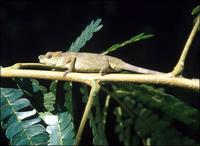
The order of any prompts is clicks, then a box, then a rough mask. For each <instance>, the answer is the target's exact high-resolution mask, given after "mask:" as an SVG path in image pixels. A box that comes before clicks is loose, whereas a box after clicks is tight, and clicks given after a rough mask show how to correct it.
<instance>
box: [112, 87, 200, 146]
mask: <svg viewBox="0 0 200 146" xmlns="http://www.w3.org/2000/svg"><path fill="white" fill-rule="evenodd" d="M113 94H114V95H115V96H116V98H118V99H120V100H121V102H122V104H123V105H124V106H125V107H126V108H127V109H128V110H129V111H130V112H131V113H132V116H128V115H127V112H126V109H123V108H121V107H116V108H115V112H114V113H115V115H116V118H117V126H116V132H117V133H118V134H119V139H120V140H121V141H122V142H124V144H128V145H131V144H135V142H137V145H139V144H140V143H144V142H145V144H148V143H149V145H163V144H166V145H194V144H197V143H196V141H195V139H192V138H190V135H188V136H187V135H184V134H182V132H181V131H180V130H179V129H177V128H176V126H173V123H174V122H177V123H180V124H184V125H185V127H188V128H189V129H190V130H191V131H193V132H194V133H196V132H197V131H198V130H199V111H198V110H197V109H196V108H194V107H191V106H189V105H187V104H186V103H184V102H183V101H181V100H179V99H178V98H176V97H174V96H172V95H169V94H166V93H164V92H163V90H162V89H156V88H153V87H151V86H147V85H135V84H127V83H126V84H116V85H114V86H113ZM128 129H129V131H128V134H127V130H128ZM130 129H131V130H130ZM127 135H134V136H135V137H134V138H133V137H130V138H128V137H127ZM142 140H143V141H142Z"/></svg>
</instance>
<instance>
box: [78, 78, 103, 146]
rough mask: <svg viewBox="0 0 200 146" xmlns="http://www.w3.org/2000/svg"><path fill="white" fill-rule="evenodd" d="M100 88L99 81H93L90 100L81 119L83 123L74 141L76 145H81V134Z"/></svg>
mask: <svg viewBox="0 0 200 146" xmlns="http://www.w3.org/2000/svg"><path fill="white" fill-rule="evenodd" d="M99 89H100V85H99V84H98V83H97V82H95V81H93V82H92V84H91V90H90V95H89V97H88V101H87V104H86V106H85V110H84V113H83V116H82V119H81V123H80V125H79V128H78V132H77V134H76V139H75V143H74V145H75V146H77V145H79V143H80V140H81V136H82V134H83V130H84V128H85V124H86V121H87V118H88V114H89V112H90V110H91V108H92V105H93V101H94V96H96V95H97V94H98V92H99Z"/></svg>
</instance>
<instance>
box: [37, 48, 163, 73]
mask: <svg viewBox="0 0 200 146" xmlns="http://www.w3.org/2000/svg"><path fill="white" fill-rule="evenodd" d="M38 59H39V62H40V63H43V64H46V65H49V66H52V67H55V68H56V69H62V70H63V69H65V70H66V71H65V73H64V76H65V75H66V74H67V73H69V72H88V73H94V72H98V73H100V74H104V73H110V72H121V71H123V70H127V71H131V72H137V73H143V74H161V72H157V71H153V70H150V69H144V68H141V67H137V66H134V65H131V64H128V63H126V62H124V61H122V60H121V59H118V58H116V57H112V56H108V55H102V54H96V53H83V52H61V51H56V52H47V53H46V54H45V55H40V56H39V57H38Z"/></svg>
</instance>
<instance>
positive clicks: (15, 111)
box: [0, 88, 49, 145]
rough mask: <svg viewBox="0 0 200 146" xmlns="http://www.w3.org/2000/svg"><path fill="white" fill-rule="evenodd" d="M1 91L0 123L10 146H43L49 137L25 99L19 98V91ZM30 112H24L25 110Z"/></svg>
mask: <svg viewBox="0 0 200 146" xmlns="http://www.w3.org/2000/svg"><path fill="white" fill-rule="evenodd" d="M0 91H1V102H0V109H1V123H2V128H3V129H6V136H7V138H9V139H10V144H11V145H44V144H47V143H48V139H49V136H48V134H47V133H46V132H45V127H44V126H42V125H41V124H39V122H40V121H41V119H40V118H39V117H38V116H37V115H36V110H35V109H33V108H32V106H31V104H30V102H29V101H28V99H26V98H21V97H22V96H23V92H22V91H21V90H20V89H14V88H0ZM28 107H29V108H32V110H27V109H26V110H25V108H28Z"/></svg>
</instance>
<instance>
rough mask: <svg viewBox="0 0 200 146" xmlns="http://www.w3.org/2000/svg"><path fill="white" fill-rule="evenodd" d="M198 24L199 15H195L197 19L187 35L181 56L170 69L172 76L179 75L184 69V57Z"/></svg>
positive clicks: (199, 23)
mask: <svg viewBox="0 0 200 146" xmlns="http://www.w3.org/2000/svg"><path fill="white" fill-rule="evenodd" d="M199 26H200V16H198V17H197V21H196V23H195V24H194V26H193V28H192V31H191V33H190V35H189V37H188V40H187V42H186V43H185V46H184V48H183V52H182V53H181V56H180V58H179V61H178V63H177V64H176V66H175V67H174V70H173V71H172V74H173V75H174V76H177V75H180V74H181V73H182V72H183V69H184V64H185V58H186V56H187V53H188V51H189V48H190V46H191V44H192V41H193V39H194V36H195V34H196V33H197V31H198V27H199Z"/></svg>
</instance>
